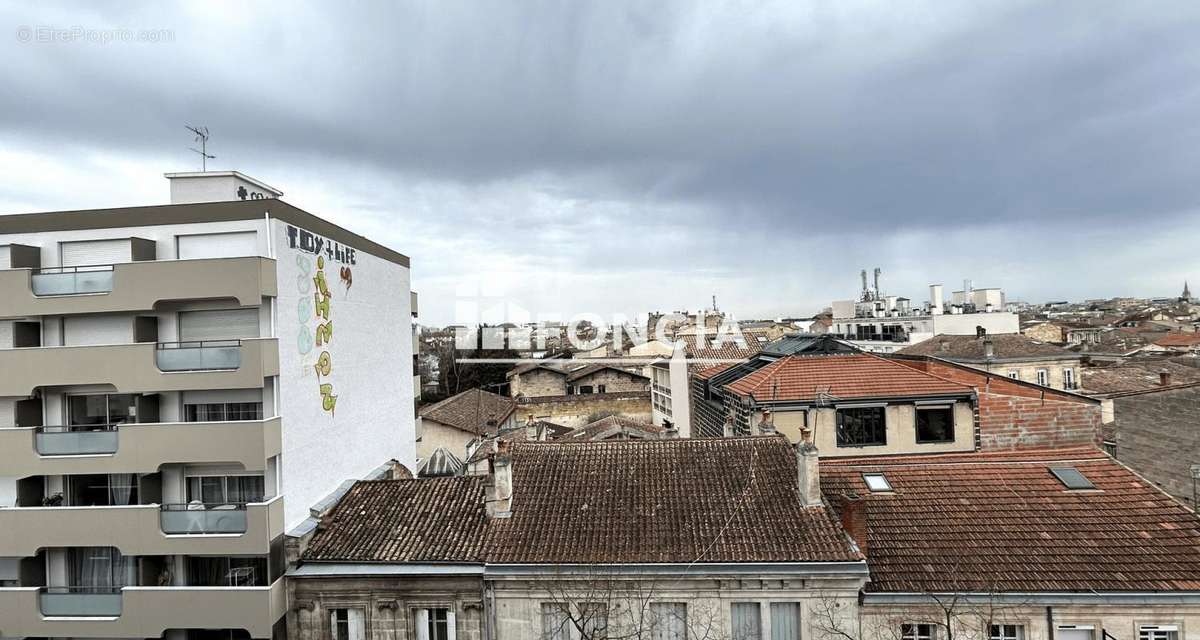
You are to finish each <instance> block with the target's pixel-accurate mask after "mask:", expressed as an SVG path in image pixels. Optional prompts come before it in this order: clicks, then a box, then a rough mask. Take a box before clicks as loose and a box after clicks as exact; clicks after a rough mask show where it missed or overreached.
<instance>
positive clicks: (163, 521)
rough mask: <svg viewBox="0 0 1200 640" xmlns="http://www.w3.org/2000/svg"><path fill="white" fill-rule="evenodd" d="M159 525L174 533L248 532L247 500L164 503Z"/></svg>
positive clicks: (167, 531) (163, 529) (163, 530)
mask: <svg viewBox="0 0 1200 640" xmlns="http://www.w3.org/2000/svg"><path fill="white" fill-rule="evenodd" d="M159 525H160V527H161V528H162V532H163V533H170V534H191V535H205V534H214V533H246V530H247V523H246V503H220V504H201V503H199V502H192V503H188V504H164V505H162V510H161V511H160V512H159Z"/></svg>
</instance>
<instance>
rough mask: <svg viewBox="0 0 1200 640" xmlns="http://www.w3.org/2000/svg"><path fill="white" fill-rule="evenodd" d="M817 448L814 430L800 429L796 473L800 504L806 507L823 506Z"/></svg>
mask: <svg viewBox="0 0 1200 640" xmlns="http://www.w3.org/2000/svg"><path fill="white" fill-rule="evenodd" d="M817 464H818V456H817V447H816V446H814V445H813V443H812V429H810V428H808V427H803V428H801V429H800V442H799V443H797V444H796V471H797V474H798V478H799V481H800V504H802V505H804V506H805V507H819V506H821V504H822V503H821V476H820V475H819V470H818V468H817Z"/></svg>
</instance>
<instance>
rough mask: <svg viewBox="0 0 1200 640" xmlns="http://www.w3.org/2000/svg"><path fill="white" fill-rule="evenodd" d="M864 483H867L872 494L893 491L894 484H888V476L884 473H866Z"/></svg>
mask: <svg viewBox="0 0 1200 640" xmlns="http://www.w3.org/2000/svg"><path fill="white" fill-rule="evenodd" d="M863 482H866V483H867V488H868V489H870V490H871V491H872V492H877V491H891V490H892V483H890V482H888V479H887V476H884V475H883V474H882V473H864V474H863Z"/></svg>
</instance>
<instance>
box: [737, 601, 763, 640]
mask: <svg viewBox="0 0 1200 640" xmlns="http://www.w3.org/2000/svg"><path fill="white" fill-rule="evenodd" d="M738 606H753V607H754V609H755V611H756V612H757V613H756V617H757V618H758V620H757V621H758V628H757V629H755V630H754V633H753V634H750V635H743V636H739V635H738V629H736V628H734V625H733V620H734V615H733V610H734V608H735V607H738ZM729 640H763V615H762V603H761V602H758V601H757V600H753V601H746V600H742V601H740V602H736V601H735V602H731V603H729Z"/></svg>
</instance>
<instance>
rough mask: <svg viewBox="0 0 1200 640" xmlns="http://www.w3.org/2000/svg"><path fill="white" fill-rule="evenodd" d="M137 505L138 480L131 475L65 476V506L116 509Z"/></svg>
mask: <svg viewBox="0 0 1200 640" xmlns="http://www.w3.org/2000/svg"><path fill="white" fill-rule="evenodd" d="M134 504H138V479H137V476H136V475H134V474H132V473H110V474H96V475H74V476H67V506H71V507H117V506H127V505H134Z"/></svg>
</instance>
